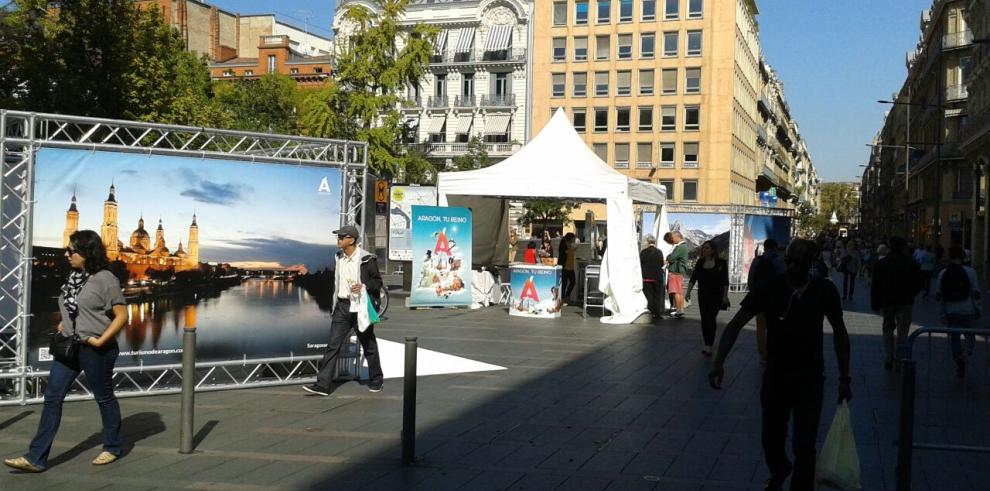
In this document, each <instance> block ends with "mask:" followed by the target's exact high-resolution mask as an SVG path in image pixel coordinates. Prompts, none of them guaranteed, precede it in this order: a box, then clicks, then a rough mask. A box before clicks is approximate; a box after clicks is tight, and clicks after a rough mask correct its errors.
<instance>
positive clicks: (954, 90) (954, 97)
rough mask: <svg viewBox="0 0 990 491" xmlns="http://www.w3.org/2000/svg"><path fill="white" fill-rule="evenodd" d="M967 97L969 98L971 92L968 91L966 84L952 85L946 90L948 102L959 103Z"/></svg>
mask: <svg viewBox="0 0 990 491" xmlns="http://www.w3.org/2000/svg"><path fill="white" fill-rule="evenodd" d="M967 97H969V91H968V90H966V85H965V84H959V85H950V86H948V87H946V88H945V100H946V101H958V100H962V99H966V98H967Z"/></svg>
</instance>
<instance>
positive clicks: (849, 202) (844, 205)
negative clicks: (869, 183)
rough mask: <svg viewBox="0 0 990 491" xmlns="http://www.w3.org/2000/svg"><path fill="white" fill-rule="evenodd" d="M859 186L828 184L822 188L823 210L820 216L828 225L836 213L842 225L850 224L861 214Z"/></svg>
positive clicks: (840, 183) (844, 183)
mask: <svg viewBox="0 0 990 491" xmlns="http://www.w3.org/2000/svg"><path fill="white" fill-rule="evenodd" d="M856 188H857V185H856V184H853V183H846V182H827V183H825V184H822V187H821V203H822V206H821V209H819V210H818V213H819V215H821V216H823V217H824V219H825V221H826V223H827V221H828V219H829V218H830V217H831V216H832V212H833V211H834V212H835V214H836V215H838V218H839V222H840V223H848V222H849V221H850V220H851V219H853V218H854V217H855V216H856V215H857V214H858V213H859V197H858V195H857V189H856Z"/></svg>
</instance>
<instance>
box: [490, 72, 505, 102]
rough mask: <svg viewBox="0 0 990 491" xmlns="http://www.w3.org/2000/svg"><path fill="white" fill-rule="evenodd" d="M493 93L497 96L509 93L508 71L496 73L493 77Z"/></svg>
mask: <svg viewBox="0 0 990 491" xmlns="http://www.w3.org/2000/svg"><path fill="white" fill-rule="evenodd" d="M493 82H494V84H495V85H494V86H493V89H494V90H493V91H492V92H493V94H492V95H495V96H497V97H498V98H502V96H506V95H509V74H508V73H496V74H495V79H494V80H493Z"/></svg>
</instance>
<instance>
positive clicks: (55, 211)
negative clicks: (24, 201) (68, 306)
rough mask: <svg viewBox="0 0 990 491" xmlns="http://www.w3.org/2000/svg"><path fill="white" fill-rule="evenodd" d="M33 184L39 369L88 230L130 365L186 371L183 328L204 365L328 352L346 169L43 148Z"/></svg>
mask: <svg viewBox="0 0 990 491" xmlns="http://www.w3.org/2000/svg"><path fill="white" fill-rule="evenodd" d="M34 186H35V189H34V196H35V200H36V204H35V205H34V216H33V220H34V231H33V237H32V244H33V255H34V257H35V261H34V265H33V269H32V273H33V274H32V282H31V312H32V318H31V325H30V330H29V334H28V335H29V340H28V348H29V355H28V363H29V364H30V365H32V366H34V367H36V368H42V369H44V368H47V367H48V366H49V365H50V362H51V357H50V356H49V354H48V349H47V348H48V335H49V333H50V332H52V331H54V330H55V328H56V326H57V325H58V323H59V322H60V321H61V318H60V317H61V316H60V314H59V308H58V303H59V301H60V299H59V291H60V287H61V286H62V284H63V283H64V282H65V279H66V277H67V275H68V273H69V272H70V269H69V264H68V260H67V258H66V256H65V247H66V246H67V245H68V241H69V236H70V235H71V234H72V233H73V232H75V231H76V230H86V229H88V230H94V231H96V232H97V233H99V234H100V237H101V238H102V239H103V242H104V244H105V246H106V249H107V255H108V258H109V259H110V261H111V265H110V268H111V271H112V272H113V273H114V274H115V275H116V276H117V278H118V279H119V281H120V284H121V288H122V290H123V294H124V298H125V300H126V302H127V305H126V306H127V312H128V319H127V323H126V324H125V327H124V329H123V330H122V331H121V333H120V335H119V336H118V338H117V339H118V343H119V345H120V351H121V353H120V357H119V359H118V362H117V363H118V365H138V364H143V365H161V364H173V363H178V362H179V361H180V360H181V351H182V331H183V328H185V327H195V328H196V330H197V359H198V360H199V361H201V362H202V361H224V360H240V359H245V358H246V359H257V358H278V357H286V358H288V357H293V356H295V357H298V356H306V355H316V354H320V353H322V351H323V349H322V348H323V347H325V346H326V342H327V336H328V329H329V324H330V312H329V299H330V291H329V288H330V284H331V282H330V281H329V278H330V276H329V270H330V268H331V267H332V264H331V261H332V259H331V258H332V257H333V253H334V252H335V245H336V242H335V241H334V237H332V235H331V231H332V230H335V229H337V228H338V227H339V226H340V224H341V219H340V197H341V173H340V171H339V170H337V169H333V168H325V167H306V166H290V165H276V164H259V163H250V162H246V161H236V160H215V159H209V160H204V159H199V158H188V157H172V156H161V155H140V154H129V153H126V154H125V153H115V152H94V151H88V150H86V151H83V150H63V149H47V148H45V149H41V150H39V151H38V153H37V157H36V164H35V182H34ZM468 230H470V227H468ZM468 250H470V248H468ZM468 264H470V263H468ZM108 323H109V320H108Z"/></svg>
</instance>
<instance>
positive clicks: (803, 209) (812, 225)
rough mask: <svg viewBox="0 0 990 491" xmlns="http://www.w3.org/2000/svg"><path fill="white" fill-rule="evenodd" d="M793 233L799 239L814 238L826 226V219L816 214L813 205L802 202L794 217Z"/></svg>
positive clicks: (816, 211)
mask: <svg viewBox="0 0 990 491" xmlns="http://www.w3.org/2000/svg"><path fill="white" fill-rule="evenodd" d="M794 224H795V233H796V235H798V236H800V237H806V238H814V237H815V236H817V235H818V233H819V232H821V231H822V230H825V228H826V227H827V226H828V219H827V218H826V217H824V216H823V215H821V214H820V213H818V210H816V209H815V206H814V204H812V203H810V202H808V201H802V202H801V203H800V204H799V205H798V207H797V213H795V216H794Z"/></svg>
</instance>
